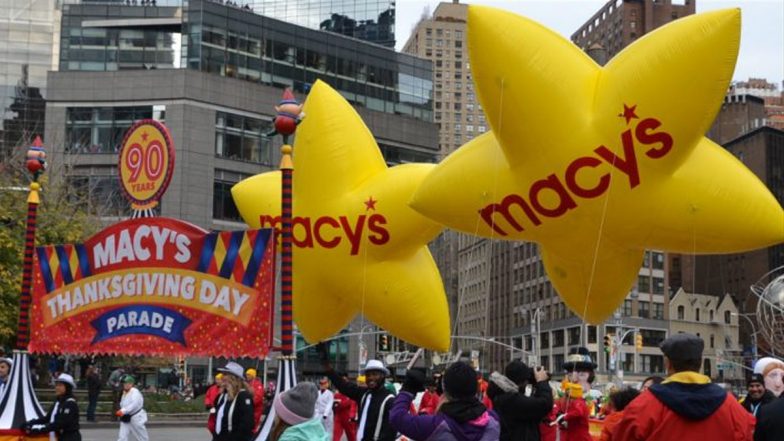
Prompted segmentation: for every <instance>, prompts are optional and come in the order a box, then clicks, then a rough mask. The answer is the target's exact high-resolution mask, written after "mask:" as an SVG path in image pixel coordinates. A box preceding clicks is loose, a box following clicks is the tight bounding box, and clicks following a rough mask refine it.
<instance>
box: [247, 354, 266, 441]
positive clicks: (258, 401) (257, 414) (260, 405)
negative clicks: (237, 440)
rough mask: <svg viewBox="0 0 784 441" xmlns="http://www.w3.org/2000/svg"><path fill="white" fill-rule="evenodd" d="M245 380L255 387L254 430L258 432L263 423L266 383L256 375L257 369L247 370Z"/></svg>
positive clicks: (252, 387)
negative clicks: (262, 414)
mask: <svg viewBox="0 0 784 441" xmlns="http://www.w3.org/2000/svg"><path fill="white" fill-rule="evenodd" d="M245 380H247V381H248V384H249V385H250V387H251V389H253V424H254V425H253V432H254V433H255V432H258V430H259V424H260V423H261V413H262V412H263V411H264V385H263V384H262V383H261V380H259V379H258V378H257V377H256V369H253V368H251V369H248V370H247V371H245Z"/></svg>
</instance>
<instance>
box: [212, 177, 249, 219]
mask: <svg viewBox="0 0 784 441" xmlns="http://www.w3.org/2000/svg"><path fill="white" fill-rule="evenodd" d="M234 184H236V182H226V181H221V180H215V182H214V183H213V187H212V218H213V219H222V220H230V221H238V222H242V218H241V217H240V212H239V210H237V206H236V205H235V204H234V199H233V198H232V197H231V187H233V186H234Z"/></svg>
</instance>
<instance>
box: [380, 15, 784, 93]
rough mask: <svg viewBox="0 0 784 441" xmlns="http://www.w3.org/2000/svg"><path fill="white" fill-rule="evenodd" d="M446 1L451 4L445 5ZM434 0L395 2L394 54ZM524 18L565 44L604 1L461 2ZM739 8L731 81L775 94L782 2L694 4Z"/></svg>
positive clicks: (782, 47)
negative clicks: (761, 85)
mask: <svg viewBox="0 0 784 441" xmlns="http://www.w3.org/2000/svg"><path fill="white" fill-rule="evenodd" d="M450 1H451V0H450ZM438 3H439V1H437V0H397V3H396V5H397V6H396V9H397V11H396V15H397V17H396V23H395V34H396V35H395V38H396V39H397V48H398V50H400V49H401V48H402V47H403V45H404V44H405V42H406V40H408V36H409V35H410V33H411V29H412V28H413V27H414V24H416V22H417V20H418V19H419V17H420V16H421V15H422V11H423V10H424V9H425V8H428V7H429V9H430V11H431V12H432V11H433V10H435V8H436V6H437V5H438ZM461 3H468V4H481V5H488V6H494V7H497V8H502V9H506V10H509V11H513V12H515V13H518V14H521V15H525V16H527V17H529V18H532V19H534V20H537V21H539V22H540V23H542V24H544V25H545V26H547V27H549V28H552V29H553V30H555V31H556V32H558V33H560V34H561V35H563V36H564V37H566V38H569V36H571V34H572V33H573V32H574V31H575V30H577V28H578V27H580V25H582V24H583V23H585V21H586V20H588V19H589V18H590V17H591V16H592V15H593V14H594V13H595V12H596V11H598V10H599V8H601V7H602V6H603V5H604V4H605V3H607V1H606V0H598V1H597V0H547V1H545V0H505V1H502V0H461ZM733 7H740V8H741V11H742V23H743V24H742V35H741V45H740V55H739V57H738V63H737V65H736V67H735V76H734V79H735V80H738V81H740V80H746V79H748V78H749V77H754V78H765V79H767V80H768V81H771V82H774V83H776V84H777V85H778V87H779V90H781V82H782V80H784V1H782V0H735V1H731V0H697V12H698V13H699V12H703V11H709V10H713V9H722V8H733Z"/></svg>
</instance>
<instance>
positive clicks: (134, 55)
mask: <svg viewBox="0 0 784 441" xmlns="http://www.w3.org/2000/svg"><path fill="white" fill-rule="evenodd" d="M271 3H275V2H271ZM256 12H259V11H258V10H256V11H255V12H254V11H251V10H249V9H243V8H237V7H230V6H226V5H223V4H220V3H216V2H212V1H203V0H193V1H189V2H187V3H186V4H185V6H183V7H134V6H118V5H112V4H98V3H95V4H93V3H83V4H79V5H66V6H64V8H63V21H62V23H63V25H62V26H63V28H62V32H61V35H62V39H61V44H62V50H61V54H60V69H61V70H123V69H166V68H180V67H182V68H188V69H194V70H200V71H203V72H209V73H214V74H218V75H221V76H226V77H234V78H239V79H243V80H247V81H252V82H258V83H261V84H266V85H272V86H276V87H291V88H292V89H293V90H295V91H298V92H302V93H307V92H308V90H309V88H310V86H311V85H312V84H313V83H314V82H315V81H316V80H317V79H321V80H323V81H325V82H327V83H328V84H330V85H331V86H332V87H334V88H335V89H337V90H338V91H340V93H341V94H342V95H343V96H345V97H346V99H348V100H349V101H350V102H352V103H354V104H358V105H361V106H364V107H367V108H369V109H372V110H377V111H382V112H387V113H394V114H400V115H409V116H412V117H414V118H417V119H421V120H424V121H432V93H433V81H432V63H431V62H430V61H427V60H423V59H421V58H418V57H415V56H412V55H408V54H401V53H396V52H395V51H394V50H393V49H391V48H384V47H380V46H378V45H373V44H368V43H367V42H363V41H359V40H357V39H354V38H346V37H344V36H342V35H334V34H330V33H325V32H321V31H317V30H313V29H308V28H305V27H302V26H297V25H293V24H290V23H286V22H283V21H280V20H277V19H273V18H269V17H264V16H259V15H258V14H257V13H256Z"/></svg>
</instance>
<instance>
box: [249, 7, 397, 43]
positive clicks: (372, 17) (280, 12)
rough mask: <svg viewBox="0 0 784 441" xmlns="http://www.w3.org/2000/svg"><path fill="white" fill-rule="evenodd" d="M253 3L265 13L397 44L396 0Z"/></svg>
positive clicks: (308, 25) (375, 40) (337, 31)
mask: <svg viewBox="0 0 784 441" xmlns="http://www.w3.org/2000/svg"><path fill="white" fill-rule="evenodd" d="M250 5H251V7H252V8H253V10H254V11H255V12H257V13H259V14H261V15H266V16H268V17H274V18H277V19H280V20H284V21H287V22H289V23H295V24H298V25H300V26H305V27H308V28H311V29H320V30H322V31H329V32H335V33H338V34H342V35H345V36H348V37H354V38H359V39H360V40H367V41H372V42H374V43H377V44H381V45H384V46H388V47H395V0H298V1H292V0H255V1H251V2H250Z"/></svg>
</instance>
